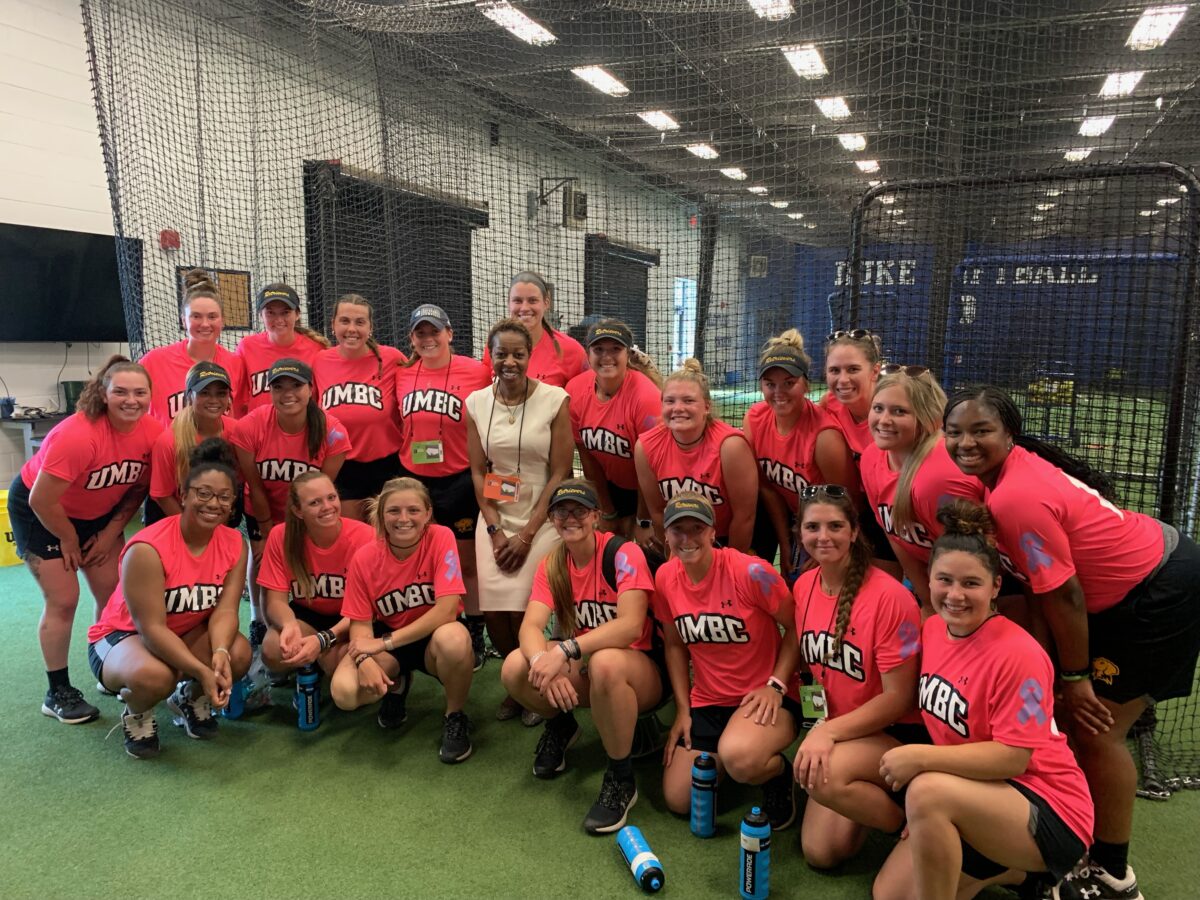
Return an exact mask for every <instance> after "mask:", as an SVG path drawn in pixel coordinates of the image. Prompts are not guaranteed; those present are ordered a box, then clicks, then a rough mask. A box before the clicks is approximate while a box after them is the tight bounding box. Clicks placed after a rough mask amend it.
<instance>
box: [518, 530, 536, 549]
mask: <svg viewBox="0 0 1200 900" xmlns="http://www.w3.org/2000/svg"><path fill="white" fill-rule="evenodd" d="M517 540H518V541H520V542H521V543H522V544H524V545H525V546H526V547H532V546H533V541H527V540H525V536H524V535H523V534H521V532H519V531H518V532H517Z"/></svg>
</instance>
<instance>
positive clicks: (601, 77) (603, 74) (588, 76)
mask: <svg viewBox="0 0 1200 900" xmlns="http://www.w3.org/2000/svg"><path fill="white" fill-rule="evenodd" d="M571 74H573V75H574V76H575V77H576V78H582V79H583V80H584V81H586V82H587V83H588V84H590V85H591V86H592V87H594V88H595V89H596V90H598V91H600V93H602V94H608V96H610V97H624V96H625V95H626V94H628V93H629V88H627V87H625V85H624V84H622V83H621V81H620V79H618V78H617V77H616V76H614V75H613V74H612V73H611V72H609V71H607V70H605V69H604V68H603V67H601V66H580V67H579V68H577V69H572V70H571Z"/></svg>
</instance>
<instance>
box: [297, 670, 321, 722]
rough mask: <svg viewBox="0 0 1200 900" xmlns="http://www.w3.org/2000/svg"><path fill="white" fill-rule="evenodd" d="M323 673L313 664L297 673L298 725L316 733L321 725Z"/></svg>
mask: <svg viewBox="0 0 1200 900" xmlns="http://www.w3.org/2000/svg"><path fill="white" fill-rule="evenodd" d="M320 697H321V671H320V670H319V669H318V668H317V667H316V666H314V665H312V664H311V663H310V664H309V665H307V666H304V667H303V668H302V669H300V671H298V672H297V673H296V724H297V725H298V726H299V727H300V730H301V731H314V730H315V729H316V727H317V726H318V725H320V724H321V707H320V702H319V701H320Z"/></svg>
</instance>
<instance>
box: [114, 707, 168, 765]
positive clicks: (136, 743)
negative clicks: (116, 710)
mask: <svg viewBox="0 0 1200 900" xmlns="http://www.w3.org/2000/svg"><path fill="white" fill-rule="evenodd" d="M121 730H122V731H124V732H125V752H126V753H128V754H129V755H130V756H132V757H133V758H134V759H151V758H153V757H155V756H158V750H159V746H158V723H157V722H156V721H154V710H153V709H148V710H146V711H145V712H140V713H135V712H130V711H129V707H128V706H127V707H125V711H124V712H122V713H121Z"/></svg>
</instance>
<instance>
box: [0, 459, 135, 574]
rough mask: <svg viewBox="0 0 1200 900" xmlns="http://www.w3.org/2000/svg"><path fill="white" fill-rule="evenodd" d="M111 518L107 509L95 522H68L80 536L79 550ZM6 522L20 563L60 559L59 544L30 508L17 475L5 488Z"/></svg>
mask: <svg viewBox="0 0 1200 900" xmlns="http://www.w3.org/2000/svg"><path fill="white" fill-rule="evenodd" d="M112 517H113V510H111V509H110V510H109V511H108V512H106V513H105V514H104V515H102V516H100V517H99V518H98V519H71V524H72V525H74V526H75V533H76V534H77V535H79V546H80V547H82V546H84V545H85V544H86V543H87V542H88V541H90V540H91V539H92V538H94V537H95V536H96V535H97V534H99V533H100V532H101V531H103V530H104V526H105V525H107V524H108V523H109V522H111V521H112ZM8 521H9V525H10V526H11V527H12V530H13V540H14V542H15V543H16V545H17V556H19V557H21V559H25V558H26V557H27V556H28V555H29V554H33V555H34V556H36V557H39V558H40V559H62V546H61V542H60V541H59V539H58V537H57V536H56V535H55V534H53V533H52V532H51V531H49V530H48V529H47V528H46V526H45V525H43V524H42V520H41V519H39V518H38V517H37V514H36V513H35V512H34V511H33V509H31V508H30V506H29V488H27V487H25V482H24V481H22V480H21V474H20V473H19V472H18V473H17V476H16V477H15V478H14V479H13V481H12V484H11V485H9V488H8Z"/></svg>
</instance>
